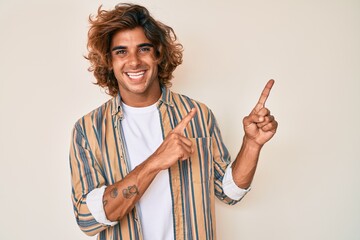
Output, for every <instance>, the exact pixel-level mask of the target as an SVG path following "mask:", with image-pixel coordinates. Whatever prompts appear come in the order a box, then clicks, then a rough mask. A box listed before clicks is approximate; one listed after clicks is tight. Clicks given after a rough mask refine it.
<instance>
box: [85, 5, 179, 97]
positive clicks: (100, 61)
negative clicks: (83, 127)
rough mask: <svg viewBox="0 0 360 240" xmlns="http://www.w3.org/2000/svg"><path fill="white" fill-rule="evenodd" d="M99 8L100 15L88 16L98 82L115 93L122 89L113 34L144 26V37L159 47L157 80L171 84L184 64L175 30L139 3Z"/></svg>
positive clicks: (91, 58) (90, 56)
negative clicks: (115, 68) (113, 53)
mask: <svg viewBox="0 0 360 240" xmlns="http://www.w3.org/2000/svg"><path fill="white" fill-rule="evenodd" d="M101 8H102V6H100V7H99V8H98V12H97V16H92V15H90V16H89V22H90V29H89V32H88V44H87V49H88V55H87V56H85V58H86V59H88V60H89V61H90V64H91V66H90V67H89V69H88V70H89V71H90V72H94V76H95V78H96V80H97V82H96V83H95V84H97V85H99V86H100V87H103V88H105V89H106V93H107V94H109V95H111V96H115V95H116V94H117V93H118V92H119V86H118V82H117V80H116V78H115V75H114V72H113V71H112V69H111V67H112V65H111V54H110V44H111V40H112V36H113V35H114V34H115V33H116V32H118V31H120V30H126V29H134V28H136V27H139V26H140V27H142V28H143V29H144V32H145V36H146V37H147V38H148V39H149V40H150V41H151V43H152V44H153V45H154V47H155V49H156V51H155V52H156V57H157V59H158V60H159V64H158V79H159V82H160V84H161V85H165V86H167V87H170V86H171V83H170V80H171V79H172V78H173V75H172V73H173V72H174V70H175V69H176V67H177V66H178V65H180V64H181V63H182V51H183V47H182V45H181V44H180V43H178V42H177V41H176V39H177V38H176V35H175V32H174V30H173V29H172V28H171V27H169V26H167V25H165V24H163V23H161V22H159V21H156V20H155V19H154V18H153V17H151V16H150V13H149V11H148V10H147V9H146V8H145V7H143V6H140V5H135V4H119V5H116V6H115V9H113V10H111V11H107V10H103V9H101Z"/></svg>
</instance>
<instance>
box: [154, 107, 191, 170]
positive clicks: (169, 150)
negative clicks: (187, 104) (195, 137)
mask: <svg viewBox="0 0 360 240" xmlns="http://www.w3.org/2000/svg"><path fill="white" fill-rule="evenodd" d="M195 114H196V109H195V108H193V109H191V111H190V112H189V114H188V115H186V116H185V117H184V118H183V119H182V120H181V122H180V123H179V124H178V125H177V126H176V127H175V128H174V129H173V130H172V131H171V132H170V133H169V134H168V135H167V136H166V138H165V140H164V141H163V142H162V144H161V145H160V146H159V148H158V149H157V150H156V151H155V152H154V153H153V154H152V155H151V157H153V158H154V159H156V160H155V161H156V162H157V163H158V164H160V169H162V170H164V169H167V168H170V167H171V166H172V165H173V164H175V163H176V162H177V161H178V160H185V159H188V158H189V157H190V155H191V154H192V153H193V152H194V149H193V146H192V142H191V141H190V140H189V139H188V138H186V137H185V136H184V130H185V128H186V126H187V125H188V124H189V122H190V121H191V119H193V118H194V116H195Z"/></svg>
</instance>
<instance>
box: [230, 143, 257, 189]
mask: <svg viewBox="0 0 360 240" xmlns="http://www.w3.org/2000/svg"><path fill="white" fill-rule="evenodd" d="M261 148H262V146H260V145H258V144H256V143H254V142H253V141H251V140H249V139H247V138H246V137H244V140H243V144H242V146H241V149H240V151H239V154H238V155H237V157H236V159H235V161H234V162H233V164H232V174H233V179H234V182H235V183H236V185H237V186H238V187H240V188H243V189H247V188H248V187H249V186H250V184H251V182H252V180H253V178H254V174H255V171H256V167H257V163H258V159H259V155H260V150H261Z"/></svg>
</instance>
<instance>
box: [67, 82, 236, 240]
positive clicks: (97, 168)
mask: <svg viewBox="0 0 360 240" xmlns="http://www.w3.org/2000/svg"><path fill="white" fill-rule="evenodd" d="M157 108H158V110H159V115H160V121H161V127H162V133H163V137H164V138H165V137H166V136H167V134H168V133H169V132H170V131H171V130H172V129H173V128H174V127H175V126H176V125H177V124H178V123H179V122H180V121H181V119H182V118H183V117H185V116H186V115H187V114H188V113H189V112H190V110H191V109H192V108H196V109H197V114H196V116H195V117H194V118H193V119H192V120H191V122H190V123H189V124H188V126H187V127H186V129H185V131H184V134H185V136H186V137H188V138H189V139H190V140H191V141H192V142H193V144H194V146H195V149H196V151H195V152H194V153H193V154H192V155H191V157H190V159H189V160H186V161H178V162H177V163H176V164H174V165H173V166H172V167H171V168H170V169H169V177H170V179H169V181H170V189H171V197H172V199H171V200H172V212H173V226H174V238H175V239H176V240H183V239H187V240H192V239H198V240H204V239H216V233H215V203H214V201H215V196H216V197H217V198H219V199H220V200H222V201H224V202H225V203H227V204H235V203H237V201H234V200H232V199H230V198H229V197H227V196H226V195H225V194H224V192H223V188H222V179H223V177H224V174H225V170H226V168H227V166H228V165H229V164H230V156H229V153H228V150H227V149H226V147H225V145H224V144H223V141H222V138H221V134H220V130H219V128H218V125H217V123H216V120H215V117H214V115H213V113H212V112H211V111H210V110H209V108H208V107H207V106H206V105H204V104H202V103H199V102H197V101H194V100H193V99H190V98H189V97H186V96H184V95H180V94H176V93H174V92H172V91H170V90H169V89H167V88H165V87H163V88H162V95H161V98H160V99H159V101H158V102H157ZM122 118H123V112H122V107H121V96H120V95H117V96H116V97H114V98H112V99H110V100H109V101H108V102H106V103H105V104H103V105H102V106H100V107H99V108H97V109H95V110H94V111H92V112H90V113H89V114H87V115H85V116H84V117H82V118H81V119H79V120H78V121H77V122H76V124H75V126H74V129H73V134H72V141H71V147H70V168H71V179H72V201H73V206H74V212H75V217H76V220H77V223H78V225H79V227H80V228H81V230H82V231H84V232H85V233H86V234H88V235H95V234H98V239H99V240H110V239H114V240H115V239H136V240H138V239H143V237H142V230H141V222H140V220H139V216H138V212H137V209H136V207H134V208H133V210H132V211H131V212H130V213H129V214H128V215H126V216H125V217H123V218H122V219H121V220H120V221H119V223H118V224H116V225H115V226H108V225H104V224H101V223H98V222H97V221H96V220H95V218H94V217H93V216H92V214H91V212H90V211H89V209H88V207H87V204H86V196H87V194H88V193H89V192H90V191H92V190H93V189H95V188H99V187H101V186H104V185H106V186H109V185H112V184H114V183H116V182H118V181H121V180H122V179H123V178H124V177H126V175H127V174H128V173H129V160H128V156H127V155H126V150H125V146H126V144H125V142H124V141H125V140H124V139H125V138H124V135H123V132H122V127H121V121H122Z"/></svg>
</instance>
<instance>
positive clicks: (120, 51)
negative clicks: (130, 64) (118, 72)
mask: <svg viewBox="0 0 360 240" xmlns="http://www.w3.org/2000/svg"><path fill="white" fill-rule="evenodd" d="M125 54H126V50H125V49H119V50H116V51H115V55H125Z"/></svg>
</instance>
